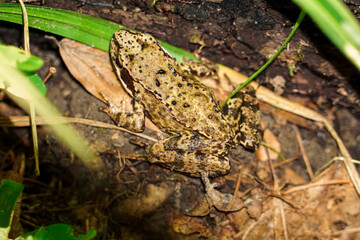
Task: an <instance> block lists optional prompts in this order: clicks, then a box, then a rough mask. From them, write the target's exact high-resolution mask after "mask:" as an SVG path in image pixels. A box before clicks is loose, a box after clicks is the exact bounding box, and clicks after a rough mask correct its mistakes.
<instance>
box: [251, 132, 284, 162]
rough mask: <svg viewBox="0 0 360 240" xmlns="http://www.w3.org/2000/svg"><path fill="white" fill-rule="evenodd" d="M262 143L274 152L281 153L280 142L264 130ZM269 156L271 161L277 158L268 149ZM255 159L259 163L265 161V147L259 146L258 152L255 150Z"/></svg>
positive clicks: (275, 154)
mask: <svg viewBox="0 0 360 240" xmlns="http://www.w3.org/2000/svg"><path fill="white" fill-rule="evenodd" d="M264 142H266V144H268V145H269V146H271V147H272V148H274V149H275V150H276V151H278V152H281V145H280V142H279V141H278V140H277V138H276V136H275V135H274V134H273V133H272V132H271V131H270V130H269V129H265V131H264ZM268 152H269V156H270V159H271V160H275V159H277V158H278V157H279V156H278V154H277V153H275V152H274V151H272V150H271V149H268ZM256 157H257V159H258V160H260V161H267V160H268V155H267V153H266V147H265V146H263V145H261V146H260V147H259V148H258V150H256Z"/></svg>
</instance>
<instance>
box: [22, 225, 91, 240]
mask: <svg viewBox="0 0 360 240" xmlns="http://www.w3.org/2000/svg"><path fill="white" fill-rule="evenodd" d="M95 236H96V231H95V230H91V231H89V232H88V233H87V234H85V235H83V234H80V235H79V236H78V237H75V236H74V228H73V227H71V226H69V225H67V224H62V223H58V224H54V225H50V226H47V227H40V228H39V229H37V230H35V231H32V232H29V233H26V234H24V235H22V236H20V237H18V238H16V240H30V239H31V240H59V239H61V240H88V239H92V238H94V237H95Z"/></svg>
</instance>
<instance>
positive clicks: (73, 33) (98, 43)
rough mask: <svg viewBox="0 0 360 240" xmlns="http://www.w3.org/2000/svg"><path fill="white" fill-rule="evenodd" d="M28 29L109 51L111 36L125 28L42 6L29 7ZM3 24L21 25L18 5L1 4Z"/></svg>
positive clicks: (0, 10)
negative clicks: (31, 28) (4, 22)
mask: <svg viewBox="0 0 360 240" xmlns="http://www.w3.org/2000/svg"><path fill="white" fill-rule="evenodd" d="M26 9H27V12H28V17H29V26H30V27H33V28H37V29H41V30H43V31H46V32H51V33H54V34H58V35H61V36H63V37H67V38H71V39H74V40H76V41H79V42H83V43H85V44H88V45H90V46H94V47H96V48H99V49H101V50H104V51H108V49H109V42H110V39H111V36H112V34H113V33H114V32H115V31H116V30H118V29H122V28H124V27H123V26H121V25H118V24H114V23H112V22H110V21H107V20H104V19H100V18H95V17H91V16H87V15H84V14H80V13H76V12H72V11H67V10H61V9H55V8H46V7H40V6H32V5H26ZM0 20H5V21H9V22H14V23H18V24H22V22H23V21H22V12H21V8H20V5H19V4H15V3H0Z"/></svg>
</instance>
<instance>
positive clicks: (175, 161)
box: [147, 132, 230, 177]
mask: <svg viewBox="0 0 360 240" xmlns="http://www.w3.org/2000/svg"><path fill="white" fill-rule="evenodd" d="M219 144H220V142H219V141H216V140H210V139H206V138H205V137H203V136H200V135H199V134H196V133H190V132H189V133H185V134H183V135H177V136H173V137H170V138H167V139H164V140H160V141H158V142H156V143H154V144H152V145H151V146H149V147H148V148H147V152H148V157H149V162H151V163H156V164H159V165H161V166H163V167H166V168H169V169H171V170H175V171H179V172H183V173H188V174H190V175H191V176H194V177H200V175H201V173H202V172H208V174H209V176H211V177H215V176H220V175H224V174H226V173H228V171H229V170H230V164H229V159H228V158H226V157H224V156H223V155H225V154H221V155H216V154H217V153H219V151H217V150H216V149H217V147H218V146H219ZM205 149H212V150H210V151H209V150H205ZM211 151H212V152H211Z"/></svg>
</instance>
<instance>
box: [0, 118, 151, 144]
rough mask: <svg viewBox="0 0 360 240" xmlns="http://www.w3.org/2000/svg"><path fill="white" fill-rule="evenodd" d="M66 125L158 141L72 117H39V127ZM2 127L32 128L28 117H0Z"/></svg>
mask: <svg viewBox="0 0 360 240" xmlns="http://www.w3.org/2000/svg"><path fill="white" fill-rule="evenodd" d="M66 123H80V124H84V125H89V126H93V127H100V128H109V129H115V130H120V131H123V132H127V133H130V134H132V135H135V136H138V137H141V138H144V139H147V140H149V141H153V142H157V139H155V138H152V137H149V136H147V135H145V134H142V133H134V132H131V131H129V130H127V129H125V128H122V127H118V126H116V125H114V124H109V123H103V122H99V121H94V120H90V119H85V118H72V117H37V118H36V124H37V125H52V124H66ZM0 126H3V127H27V126H30V123H29V117H28V116H12V117H0Z"/></svg>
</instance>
